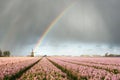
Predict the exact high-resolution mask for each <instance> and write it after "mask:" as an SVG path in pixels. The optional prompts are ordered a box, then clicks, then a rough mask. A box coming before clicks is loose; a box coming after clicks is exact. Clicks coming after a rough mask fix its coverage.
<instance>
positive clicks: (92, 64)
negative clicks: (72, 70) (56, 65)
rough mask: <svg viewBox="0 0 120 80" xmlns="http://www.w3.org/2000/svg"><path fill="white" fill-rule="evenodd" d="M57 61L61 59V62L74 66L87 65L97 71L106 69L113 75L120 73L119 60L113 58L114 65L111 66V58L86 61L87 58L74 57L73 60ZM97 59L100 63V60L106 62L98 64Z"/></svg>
mask: <svg viewBox="0 0 120 80" xmlns="http://www.w3.org/2000/svg"><path fill="white" fill-rule="evenodd" d="M56 59H60V60H63V61H67V62H70V63H74V64H79V65H86V66H89V67H95V68H97V69H104V70H107V71H110V72H113V73H119V72H120V65H117V64H118V63H117V62H118V61H117V59H118V58H117V59H116V58H111V59H113V61H114V64H110V62H109V59H110V58H107V59H106V58H88V60H89V61H86V60H87V59H86V58H79V59H78V58H75V57H73V58H72V57H64V58H60V57H56ZM84 59H85V61H84ZM96 59H97V60H98V59H99V61H100V59H101V61H103V60H104V64H103V63H100V62H97V61H96ZM90 60H91V61H90ZM92 60H94V62H92ZM115 60H116V61H115ZM95 61H96V62H95ZM105 62H109V64H107V63H105ZM115 64H116V65H115ZM115 70H116V72H114V71H115Z"/></svg>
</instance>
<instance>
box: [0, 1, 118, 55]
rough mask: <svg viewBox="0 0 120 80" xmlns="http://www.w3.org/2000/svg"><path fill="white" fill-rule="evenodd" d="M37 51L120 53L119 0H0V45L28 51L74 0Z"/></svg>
mask: <svg viewBox="0 0 120 80" xmlns="http://www.w3.org/2000/svg"><path fill="white" fill-rule="evenodd" d="M74 2H75V4H74V6H73V7H70V9H69V10H68V11H66V13H65V14H64V15H63V16H62V17H61V19H60V20H59V21H58V22H57V23H56V24H55V25H54V27H53V28H52V30H51V31H49V33H48V34H47V36H46V37H45V38H44V40H43V42H42V44H41V45H40V47H39V49H38V50H37V52H36V55H39V54H40V55H43V54H47V55H81V54H100V55H103V54H104V53H106V52H109V53H114V54H119V53H120V0H0V48H1V50H3V51H4V50H10V51H11V52H12V55H19V56H22V55H28V54H29V53H30V51H31V49H32V48H34V47H35V44H36V43H37V42H38V40H39V38H40V37H41V36H42V34H43V33H44V31H45V30H46V28H47V27H48V26H49V25H50V23H51V22H53V20H54V19H56V17H58V16H59V15H60V13H61V12H62V11H64V10H65V9H66V8H67V7H68V6H70V5H71V4H72V3H74Z"/></svg>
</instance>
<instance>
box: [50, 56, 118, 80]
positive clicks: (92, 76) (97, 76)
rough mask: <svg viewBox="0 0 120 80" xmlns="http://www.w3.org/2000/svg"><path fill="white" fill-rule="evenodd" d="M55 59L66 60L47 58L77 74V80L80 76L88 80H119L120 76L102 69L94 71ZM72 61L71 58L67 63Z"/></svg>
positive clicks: (92, 68)
mask: <svg viewBox="0 0 120 80" xmlns="http://www.w3.org/2000/svg"><path fill="white" fill-rule="evenodd" d="M56 58H59V59H61V60H66V59H67V58H64V57H55V58H54V57H49V59H50V60H52V61H54V62H55V63H57V64H59V65H61V66H62V67H64V68H66V69H68V70H70V71H71V72H73V73H77V75H78V78H79V77H80V76H81V77H86V78H87V79H88V80H102V79H104V80H119V79H120V74H113V73H111V72H108V71H106V70H104V69H96V68H94V67H88V66H83V65H77V64H72V63H69V62H65V61H61V60H59V59H56ZM101 59H102V58H101ZM72 60H73V59H72V58H71V60H70V59H69V61H72ZM66 61H67V60H66ZM91 65H92V64H91Z"/></svg>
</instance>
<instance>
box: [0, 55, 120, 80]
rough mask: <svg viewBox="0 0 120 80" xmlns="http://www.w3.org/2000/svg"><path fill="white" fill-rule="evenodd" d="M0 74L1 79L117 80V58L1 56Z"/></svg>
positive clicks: (119, 77)
mask: <svg viewBox="0 0 120 80" xmlns="http://www.w3.org/2000/svg"><path fill="white" fill-rule="evenodd" d="M0 71H1V72H0V80H13V79H14V80H120V58H110V57H107V58H106V57H99V58H93V57H91V58H83V57H10V58H3V57H2V58H0ZM18 75H19V76H18Z"/></svg>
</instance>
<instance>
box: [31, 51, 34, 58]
mask: <svg viewBox="0 0 120 80" xmlns="http://www.w3.org/2000/svg"><path fill="white" fill-rule="evenodd" d="M31 57H34V51H33V49H32V52H31Z"/></svg>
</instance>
